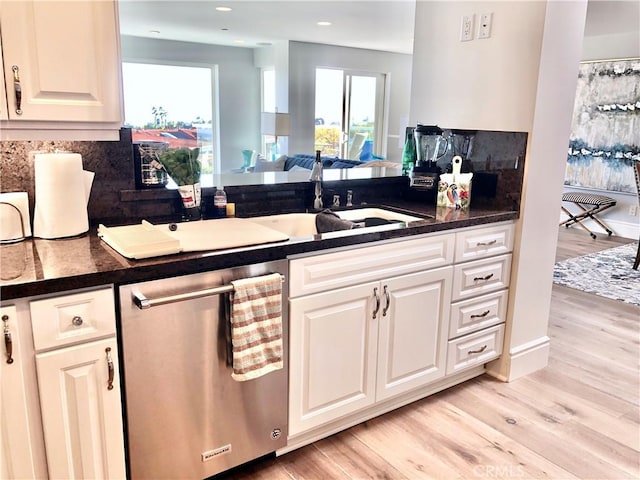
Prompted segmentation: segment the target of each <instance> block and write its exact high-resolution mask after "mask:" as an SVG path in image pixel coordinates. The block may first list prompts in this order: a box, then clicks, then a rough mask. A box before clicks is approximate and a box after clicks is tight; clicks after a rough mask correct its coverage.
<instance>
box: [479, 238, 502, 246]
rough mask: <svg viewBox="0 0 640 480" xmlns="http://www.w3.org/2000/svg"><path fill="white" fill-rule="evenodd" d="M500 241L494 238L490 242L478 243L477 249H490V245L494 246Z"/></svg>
mask: <svg viewBox="0 0 640 480" xmlns="http://www.w3.org/2000/svg"><path fill="white" fill-rule="evenodd" d="M497 242H498V241H497V240H496V239H495V238H494V239H493V240H491V241H489V242H478V243H476V247H488V246H490V245H493V244H495V243H497Z"/></svg>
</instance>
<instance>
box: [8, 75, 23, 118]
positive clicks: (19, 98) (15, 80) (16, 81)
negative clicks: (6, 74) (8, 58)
mask: <svg viewBox="0 0 640 480" xmlns="http://www.w3.org/2000/svg"><path fill="white" fill-rule="evenodd" d="M11 70H13V90H14V92H15V94H16V114H18V115H22V86H21V85H20V71H19V70H20V69H19V68H18V66H17V65H14V66H13V67H11Z"/></svg>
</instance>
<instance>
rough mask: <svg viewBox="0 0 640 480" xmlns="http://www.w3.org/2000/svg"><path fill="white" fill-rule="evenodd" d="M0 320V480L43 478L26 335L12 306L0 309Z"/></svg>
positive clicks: (31, 365)
mask: <svg viewBox="0 0 640 480" xmlns="http://www.w3.org/2000/svg"><path fill="white" fill-rule="evenodd" d="M0 317H1V318H2V321H1V322H0V333H1V334H2V346H1V347H0V351H1V352H2V355H0V386H1V388H0V478H2V479H25V478H43V476H44V475H45V472H44V468H43V467H44V466H43V465H40V464H39V462H38V459H39V458H40V457H43V455H42V454H41V453H42V452H40V455H39V452H38V447H39V446H40V450H42V445H41V443H42V440H41V439H40V438H36V436H34V435H33V433H32V432H33V428H32V425H31V423H32V422H34V421H35V419H34V418H33V417H32V416H30V409H29V405H30V402H29V396H30V395H29V394H31V396H32V397H34V398H36V397H37V394H36V392H35V390H36V385H35V383H34V384H33V385H31V384H30V383H29V382H28V377H27V372H26V370H27V369H28V368H29V365H30V367H31V368H32V369H33V361H31V363H29V362H28V355H27V353H26V350H27V349H26V348H25V347H26V342H27V341H28V338H27V337H28V335H27V334H28V333H29V332H25V331H24V328H25V327H26V325H25V323H23V324H20V323H19V322H18V315H17V311H16V308H15V307H14V306H8V307H2V308H1V309H0ZM5 320H6V321H5ZM23 320H24V319H23ZM26 321H28V319H26ZM5 327H6V330H5ZM9 352H11V356H9ZM32 358H33V357H32ZM34 377H35V376H34ZM34 382H35V380H34ZM29 389H31V390H32V391H29ZM38 442H40V445H39V444H38Z"/></svg>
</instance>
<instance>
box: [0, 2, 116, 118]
mask: <svg viewBox="0 0 640 480" xmlns="http://www.w3.org/2000/svg"><path fill="white" fill-rule="evenodd" d="M0 31H1V35H2V51H3V60H4V78H5V87H6V89H7V92H8V95H7V102H8V107H9V119H10V120H17V121H23V120H42V121H57V122H62V121H64V122H87V123H91V122H119V123H120V122H121V121H122V100H121V94H120V83H121V82H120V79H121V73H120V72H121V67H120V54H119V44H120V43H119V37H118V23H117V9H116V5H115V2H113V1H90V0H83V1H77V2H76V1H74V2H69V1H66V2H64V1H36V0H21V1H15V2H14V1H9V2H6V1H5V2H2V5H1V8H0ZM14 74H15V75H17V76H18V77H19V81H20V87H21V90H22V99H21V105H20V106H19V108H18V105H17V101H16V95H15V93H14V80H15V77H14Z"/></svg>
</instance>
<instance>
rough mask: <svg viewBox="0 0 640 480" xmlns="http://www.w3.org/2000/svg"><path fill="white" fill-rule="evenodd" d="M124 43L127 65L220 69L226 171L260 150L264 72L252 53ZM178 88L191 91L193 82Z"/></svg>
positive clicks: (148, 41) (165, 42) (186, 81)
mask: <svg viewBox="0 0 640 480" xmlns="http://www.w3.org/2000/svg"><path fill="white" fill-rule="evenodd" d="M121 42H122V60H123V61H124V62H146V63H154V62H157V63H171V64H174V65H191V66H194V65H197V66H210V67H215V66H217V67H218V78H217V81H218V88H219V97H218V113H219V118H220V120H221V121H220V124H219V134H220V160H221V164H222V170H223V171H227V170H230V169H232V168H238V167H240V166H241V165H242V163H243V160H242V153H241V151H242V150H244V149H251V150H260V71H259V69H257V68H256V67H255V65H254V59H253V50H252V49H249V48H238V47H223V46H218V45H204V44H199V43H189V42H174V41H168V40H157V39H146V38H140V37H128V36H126V35H123V36H122V38H121ZM175 88H189V79H188V78H185V79H184V83H183V84H181V85H176V86H175ZM214 116H215V113H214Z"/></svg>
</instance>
